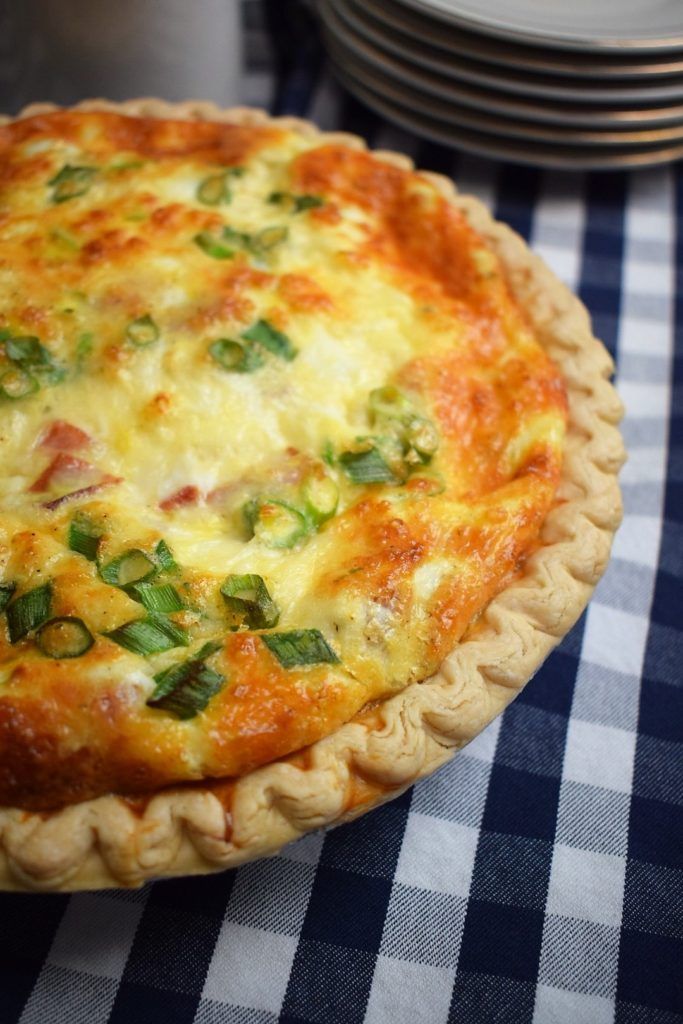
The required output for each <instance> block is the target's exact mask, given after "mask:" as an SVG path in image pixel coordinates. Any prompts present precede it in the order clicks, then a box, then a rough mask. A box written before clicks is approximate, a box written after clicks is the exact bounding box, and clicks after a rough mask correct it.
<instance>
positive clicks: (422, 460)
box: [401, 416, 439, 466]
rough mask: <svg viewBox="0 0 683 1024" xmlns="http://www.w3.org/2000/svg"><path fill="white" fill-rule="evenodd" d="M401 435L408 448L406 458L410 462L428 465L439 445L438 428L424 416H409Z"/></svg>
mask: <svg viewBox="0 0 683 1024" xmlns="http://www.w3.org/2000/svg"><path fill="white" fill-rule="evenodd" d="M401 436H402V439H403V442H404V444H405V445H406V447H407V449H408V450H407V452H406V455H405V460H406V462H408V463H413V464H420V465H423V466H424V465H426V464H427V463H428V462H430V461H431V460H432V458H433V456H434V455H435V453H436V451H437V449H438V447H439V435H438V433H437V431H436V428H435V426H434V424H433V423H431V422H430V421H429V420H428V419H425V418H424V416H411V417H409V418H408V419H407V421H406V423H405V425H404V428H403V432H402V435H401Z"/></svg>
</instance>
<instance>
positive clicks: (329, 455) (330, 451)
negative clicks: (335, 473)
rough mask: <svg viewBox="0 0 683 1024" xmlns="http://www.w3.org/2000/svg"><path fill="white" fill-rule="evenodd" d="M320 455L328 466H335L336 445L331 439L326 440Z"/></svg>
mask: <svg viewBox="0 0 683 1024" xmlns="http://www.w3.org/2000/svg"><path fill="white" fill-rule="evenodd" d="M320 457H321V459H322V460H323V462H325V463H326V464H327V465H328V466H334V445H333V444H332V442H331V441H325V444H324V445H323V449H322V452H321V454H320Z"/></svg>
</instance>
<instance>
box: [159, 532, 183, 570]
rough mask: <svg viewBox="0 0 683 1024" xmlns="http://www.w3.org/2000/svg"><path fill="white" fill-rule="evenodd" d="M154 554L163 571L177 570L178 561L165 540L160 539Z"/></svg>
mask: <svg viewBox="0 0 683 1024" xmlns="http://www.w3.org/2000/svg"><path fill="white" fill-rule="evenodd" d="M154 554H155V557H156V560H157V562H158V563H159V567H160V568H161V570H162V572H177V571H178V563H177V562H176V560H175V558H174V557H173V553H172V551H171V549H170V548H169V546H168V544H167V543H166V541H165V540H163V539H162V540H160V541H159V543H158V544H157V546H156V547H155V549H154Z"/></svg>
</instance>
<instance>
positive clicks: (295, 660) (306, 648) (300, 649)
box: [261, 629, 339, 668]
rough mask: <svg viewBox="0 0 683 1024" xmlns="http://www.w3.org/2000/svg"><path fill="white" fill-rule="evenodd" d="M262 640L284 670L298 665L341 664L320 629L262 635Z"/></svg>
mask: <svg viewBox="0 0 683 1024" xmlns="http://www.w3.org/2000/svg"><path fill="white" fill-rule="evenodd" d="M261 639H262V640H263V642H264V644H265V645H266V647H267V648H268V650H269V651H271V652H272V653H273V654H274V655H275V657H276V658H277V660H278V661H279V662H280V664H281V665H282V667H283V668H294V667H295V666H296V665H320V664H322V663H328V664H331V665H334V664H338V663H339V657H338V656H337V654H336V653H335V652H334V651H333V650H332V648H331V647H330V645H329V644H328V642H327V640H326V639H325V637H324V636H323V635H322V633H321V632H320V630H319V629H293V630H291V631H290V632H288V633H262V634H261Z"/></svg>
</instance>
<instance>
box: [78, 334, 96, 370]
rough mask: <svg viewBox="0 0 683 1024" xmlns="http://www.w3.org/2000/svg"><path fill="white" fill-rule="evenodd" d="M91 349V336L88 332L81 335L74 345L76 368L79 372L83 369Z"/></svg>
mask: <svg viewBox="0 0 683 1024" xmlns="http://www.w3.org/2000/svg"><path fill="white" fill-rule="evenodd" d="M92 349H93V335H92V334H90V332H88V333H86V334H81V336H80V338H79V339H78V344H77V345H76V366H77V368H78V369H79V370H82V369H83V363H84V362H85V360H86V359H87V358H88V356H89V355H90V353H91V352H92Z"/></svg>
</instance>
